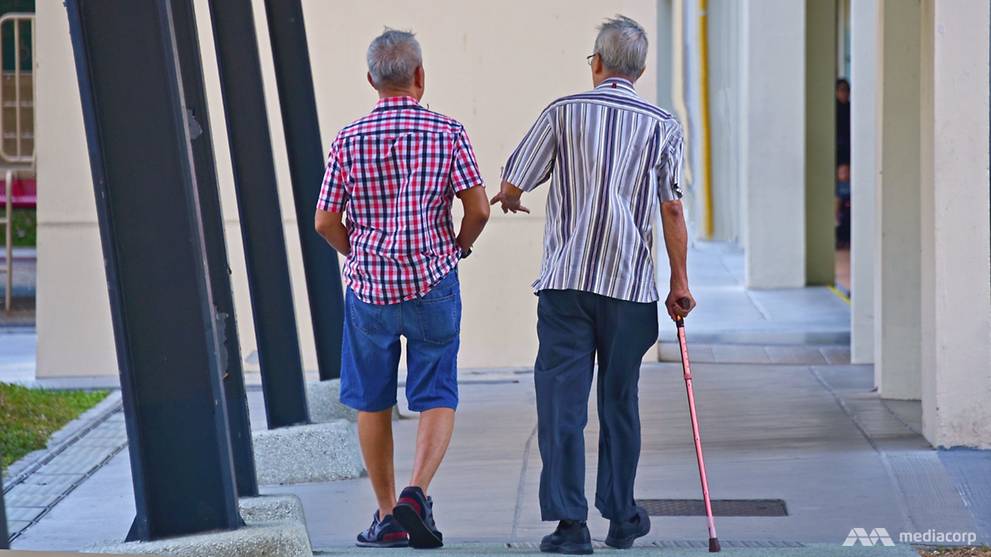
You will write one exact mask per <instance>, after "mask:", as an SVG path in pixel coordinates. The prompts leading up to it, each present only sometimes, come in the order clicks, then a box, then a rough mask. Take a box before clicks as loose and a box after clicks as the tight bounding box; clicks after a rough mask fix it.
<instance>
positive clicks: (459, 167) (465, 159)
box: [451, 128, 483, 193]
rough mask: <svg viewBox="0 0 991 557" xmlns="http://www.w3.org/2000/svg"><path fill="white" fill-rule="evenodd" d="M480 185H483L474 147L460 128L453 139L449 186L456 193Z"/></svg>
mask: <svg viewBox="0 0 991 557" xmlns="http://www.w3.org/2000/svg"><path fill="white" fill-rule="evenodd" d="M481 185H483V184H482V173H481V172H480V171H479V170H478V161H477V160H475V149H473V148H472V146H471V140H469V139H468V134H467V133H466V132H465V130H464V128H462V129H461V131H459V132H458V136H457V138H455V140H454V161H453V162H452V164H451V187H452V188H454V193H458V192H460V191H464V190H466V189H469V188H473V187H475V186H481Z"/></svg>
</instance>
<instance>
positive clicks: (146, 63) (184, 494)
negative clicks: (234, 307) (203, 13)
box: [66, 0, 240, 540]
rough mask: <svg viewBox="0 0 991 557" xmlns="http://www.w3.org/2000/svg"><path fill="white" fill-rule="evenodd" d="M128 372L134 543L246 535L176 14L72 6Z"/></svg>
mask: <svg viewBox="0 0 991 557" xmlns="http://www.w3.org/2000/svg"><path fill="white" fill-rule="evenodd" d="M66 5H67V8H68V14H69V25H70V31H71V34H72V44H73V50H74V54H75V60H76V73H77V76H78V79H79V91H80V96H81V98H82V107H83V118H84V122H85V124H86V137H87V143H88V147H89V155H90V168H91V171H92V173H93V186H94V190H95V193H96V207H97V213H98V216H99V222H100V238H101V240H102V243H103V257H104V262H105V265H106V274H107V287H108V290H109V296H110V307H111V315H112V316H113V324H114V340H115V343H116V346H117V364H118V367H119V368H120V376H121V389H122V391H123V395H124V396H123V399H124V400H123V402H124V415H125V420H126V425H127V435H128V441H129V443H128V451H129V453H130V457H131V473H132V481H133V483H134V499H135V507H136V513H137V517H136V518H135V522H134V525H133V526H132V529H131V533H130V534H129V536H128V537H129V538H130V539H142V540H149V539H159V538H165V537H172V536H180V535H186V534H193V533H197V532H203V531H208V530H230V529H234V528H237V527H238V525H239V523H240V516H239V515H238V505H237V490H236V486H235V480H234V464H233V460H232V456H231V443H230V438H229V437H228V420H227V404H226V400H225V396H224V387H223V383H222V380H221V364H220V356H219V354H220V350H221V349H220V341H219V338H218V337H219V335H218V332H217V327H216V315H215V314H214V302H213V299H212V293H211V290H210V283H209V281H208V280H207V263H206V260H207V252H206V247H205V244H204V240H203V223H202V221H201V214H200V209H199V206H198V197H199V196H198V195H197V182H196V175H195V172H194V170H193V163H194V161H193V156H192V151H191V147H190V137H189V135H190V134H189V129H188V127H187V125H188V122H187V119H186V113H185V110H184V104H185V103H184V99H183V90H182V87H181V84H180V75H179V71H178V68H177V54H176V47H175V36H174V33H173V27H172V20H171V12H170V3H169V2H168V0H157V1H150V0H149V1H143V2H119V1H109V0H68V1H67V2H66Z"/></svg>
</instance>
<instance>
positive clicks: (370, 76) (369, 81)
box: [365, 72, 378, 91]
mask: <svg viewBox="0 0 991 557" xmlns="http://www.w3.org/2000/svg"><path fill="white" fill-rule="evenodd" d="M365 77H366V78H368V84H369V85H371V86H372V89H375V90H376V91H378V87H376V86H375V80H374V79H372V72H368V73H366V74H365Z"/></svg>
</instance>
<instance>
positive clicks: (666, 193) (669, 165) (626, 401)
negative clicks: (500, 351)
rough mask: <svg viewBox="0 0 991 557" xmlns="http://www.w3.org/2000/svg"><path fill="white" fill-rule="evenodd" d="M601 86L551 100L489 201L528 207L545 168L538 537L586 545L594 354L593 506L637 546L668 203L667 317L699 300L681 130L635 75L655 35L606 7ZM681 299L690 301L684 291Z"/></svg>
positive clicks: (599, 43) (614, 537)
mask: <svg viewBox="0 0 991 557" xmlns="http://www.w3.org/2000/svg"><path fill="white" fill-rule="evenodd" d="M588 58H589V64H590V65H591V68H592V82H593V84H594V86H595V88H594V89H592V90H591V91H588V92H585V93H579V94H576V95H571V96H568V97H564V98H561V99H558V100H556V101H554V102H553V103H551V105H550V106H548V107H547V108H546V109H545V110H544V111H543V113H541V115H540V117H539V118H538V119H537V122H536V123H535V124H534V125H533V127H532V128H531V129H530V131H529V132H528V133H527V134H526V136H525V137H524V138H523V141H522V142H521V143H520V145H519V147H517V148H516V150H515V151H514V152H513V154H512V155H511V156H510V157H509V161H508V162H507V163H506V166H505V169H504V172H503V182H502V188H501V191H500V193H499V194H497V195H496V196H495V197H494V198H493V199H492V203H493V204H496V203H501V205H502V210H503V212H513V213H516V212H519V211H522V212H527V213H528V212H529V210H528V209H527V208H526V207H524V206H523V205H522V204H521V202H520V200H521V196H522V194H523V192H528V191H531V190H533V189H535V188H536V187H537V186H538V185H540V184H542V183H543V182H545V181H546V180H547V179H548V178H551V186H550V191H549V192H548V198H547V224H546V227H545V230H544V257H543V263H542V265H541V269H540V276H539V277H538V278H537V280H536V282H534V283H533V289H534V291H535V292H536V293H537V295H538V297H539V301H538V303H537V336H538V337H539V340H540V348H539V351H538V354H537V361H536V364H535V369H534V382H535V384H536V392H537V419H538V423H539V426H538V440H539V445H540V456H541V459H542V461H543V470H542V472H541V475H540V509H541V515H542V518H543V519H544V520H557V521H560V522H559V524H558V527H557V529H556V530H555V531H554V532H553V533H552V534H550V535H548V536H546V537H545V538H544V540H543V542H542V543H541V546H540V548H541V551H545V552H551V553H570V554H587V553H592V545H591V537H590V535H589V531H588V527H587V526H586V524H585V521H586V518H587V516H588V505H587V502H586V500H585V494H584V491H585V490H584V486H585V443H584V436H583V431H584V429H585V425H586V423H587V421H588V397H589V393H590V390H591V386H592V376H593V367H594V364H595V362H596V360H597V361H598V365H599V374H598V382H597V385H596V387H597V389H596V390H597V399H598V413H599V469H598V481H597V488H596V496H595V506H596V508H598V509H599V511H600V512H601V513H602V516H603V517H605V518H607V519H609V521H610V525H609V532H608V536H607V537H606V543H607V544H608V545H610V546H612V547H616V548H629V547H631V546H632V545H633V541H634V540H635V539H636V538H639V537H641V536H644V535H646V534H647V533H648V532H649V531H650V520H649V518H648V517H647V513H646V512H645V511H644V509H643V508H640V507H638V506H637V505H636V503H635V501H634V498H633V484H634V479H635V477H636V470H637V461H638V459H639V455H640V416H639V408H638V395H637V383H638V381H639V377H640V363H641V360H642V358H643V356H644V354H645V353H646V352H647V350H649V349H650V348H651V347H652V346H654V344H655V342H656V341H657V327H658V323H657V321H658V313H657V300H658V292H657V287H656V284H655V278H654V265H653V261H652V252H653V246H652V240H653V232H652V225H653V222H654V220H655V216H656V214H657V211H658V208H660V214H661V222H662V227H663V231H664V240H665V243H666V245H667V253H668V259H669V261H670V265H671V285H670V292H669V294H668V296H667V299H666V301H665V306H666V309H667V313H668V315H670V316H671V318H672V319H673V318H676V317H684V316H686V315H687V314H688V312H689V311H691V309H692V307H694V304H695V302H694V299H693V298H692V295H691V293H690V292H689V289H688V277H687V271H686V264H685V260H686V252H687V245H688V241H687V237H688V234H687V231H686V227H685V219H684V216H683V213H682V206H681V201H680V200H679V199H680V198H681V189H680V177H681V170H680V168H681V158H682V131H681V127H680V126H679V124H678V121H677V120H676V119H675V118H674V117H672V116H671V115H670V114H668V113H667V112H665V111H663V110H661V109H659V108H657V107H656V106H654V105H652V104H650V103H648V102H646V101H644V100H643V99H641V98H640V97H639V96H638V95H637V93H636V90H635V89H634V84H635V83H636V80H637V79H638V78H639V77H640V76H641V74H642V73H643V71H644V67H645V62H646V58H647V37H646V33H645V32H644V30H643V28H642V27H641V26H640V25H638V24H637V23H636V22H635V21H633V20H631V19H629V18H626V17H622V16H618V17H616V18H614V19H610V20H607V21H606V22H605V23H604V24H603V25H602V26H601V27H600V28H599V35H598V37H597V38H596V40H595V50H594V52H593V54H592V55H590V56H589V57H588ZM682 299H687V300H688V301H689V302H690V304H688V306H687V307H686V308H683V307H682V306H681V305H680V304H679V303H678V301H679V300H682Z"/></svg>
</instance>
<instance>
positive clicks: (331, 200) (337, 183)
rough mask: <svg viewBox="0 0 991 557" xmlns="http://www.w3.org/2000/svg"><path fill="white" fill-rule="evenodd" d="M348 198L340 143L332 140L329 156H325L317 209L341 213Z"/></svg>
mask: <svg viewBox="0 0 991 557" xmlns="http://www.w3.org/2000/svg"><path fill="white" fill-rule="evenodd" d="M349 197H350V196H349V194H348V191H347V176H346V174H345V172H344V163H343V161H342V153H341V141H340V138H338V139H335V140H334V143H333V144H332V145H331V147H330V154H329V155H327V171H326V172H325V173H324V175H323V185H322V186H321V187H320V198H319V199H318V200H317V209H320V210H321V211H329V212H332V213H343V212H344V208H345V207H346V206H347V203H348V198H349Z"/></svg>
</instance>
